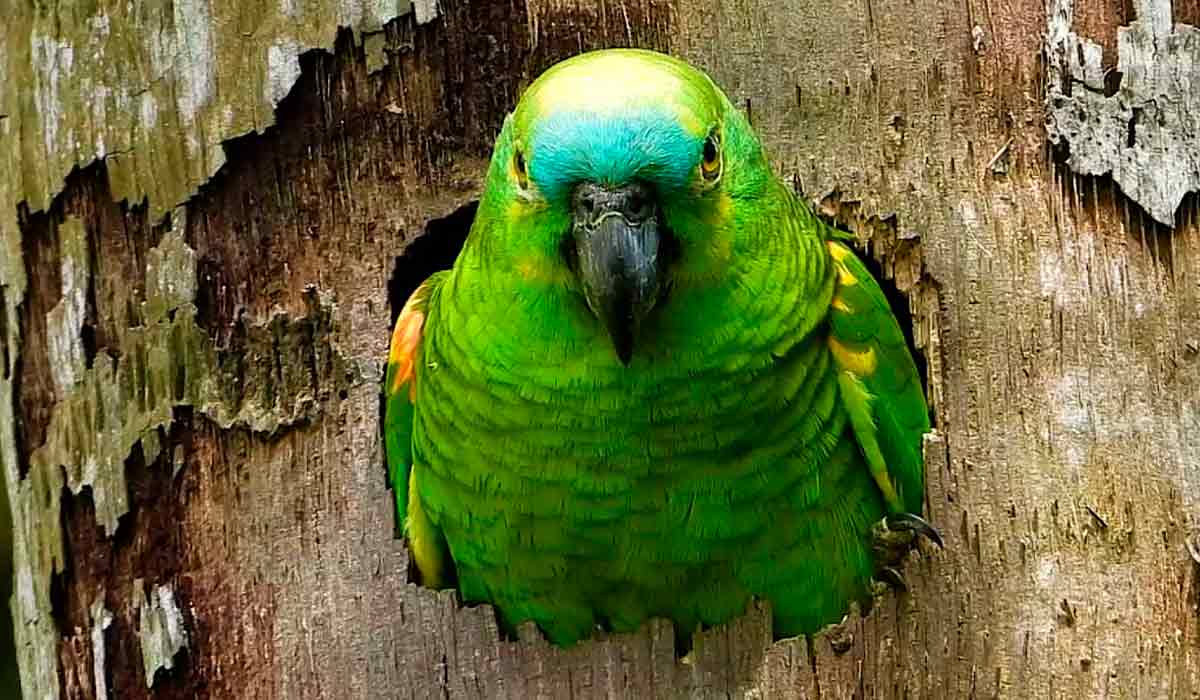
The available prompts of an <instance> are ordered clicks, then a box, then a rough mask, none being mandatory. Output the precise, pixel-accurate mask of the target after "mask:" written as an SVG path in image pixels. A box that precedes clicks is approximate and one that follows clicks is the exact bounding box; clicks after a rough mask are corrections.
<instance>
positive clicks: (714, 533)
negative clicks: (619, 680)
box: [384, 50, 940, 644]
mask: <svg viewBox="0 0 1200 700" xmlns="http://www.w3.org/2000/svg"><path fill="white" fill-rule="evenodd" d="M836 237H837V236H836V234H835V232H833V231H832V230H831V229H829V228H828V227H826V226H825V225H824V224H822V223H821V222H820V221H819V220H818V219H816V218H815V217H814V216H813V215H812V214H811V213H810V212H809V210H808V209H807V207H806V206H805V205H804V204H803V203H802V202H800V201H799V200H798V199H797V198H796V197H795V196H794V195H793V194H792V193H791V191H790V190H789V189H788V188H787V187H786V186H785V185H784V184H783V183H782V182H781V181H780V180H779V178H777V177H776V176H775V175H774V174H772V172H771V170H770V167H769V165H768V162H767V159H766V157H765V155H764V153H763V150H762V147H761V145H760V144H759V142H758V140H757V138H756V137H755V136H754V134H753V131H752V130H751V128H750V126H749V124H748V123H747V122H746V120H745V118H744V117H743V116H742V115H741V114H740V112H738V110H737V109H735V108H734V107H733V106H732V105H731V104H730V103H729V101H728V99H726V98H725V96H724V94H722V93H721V91H720V90H719V89H718V88H717V87H716V86H715V85H714V84H713V83H712V82H711V81H710V80H709V79H708V78H707V77H706V76H704V75H703V74H702V73H700V72H699V71H696V70H695V69H693V68H691V67H690V66H688V65H686V64H684V63H682V62H680V61H677V60H675V59H672V58H669V57H666V56H663V55H661V54H655V53H651V52H645V51H635V50H611V51H601V52H594V53H589V54H583V55H581V56H578V57H576V58H573V59H571V60H569V61H565V62H563V63H561V64H558V65H557V66H555V67H554V68H552V69H551V70H549V71H547V72H546V73H545V74H543V76H542V77H540V78H539V79H538V80H537V81H535V82H534V84H533V85H532V86H530V88H529V90H528V91H527V92H526V94H525V95H524V96H523V98H522V100H521V102H520V103H519V104H518V106H517V109H516V111H515V112H514V113H513V115H511V116H510V117H509V118H508V119H507V120H506V121H505V124H504V128H503V129H502V131H501V134H500V136H499V137H498V139H497V142H496V148H495V151H494V152H493V157H492V162H491V165H490V168H489V170H488V174H487V182H486V187H485V191H484V195H483V197H482V199H481V202H480V206H479V210H478V213H477V216H476V220H475V222H474V224H473V226H472V229H471V233H470V236H469V237H468V240H467V242H466V245H465V247H464V249H463V251H462V253H461V254H460V256H459V258H458V260H457V261H456V263H455V265H454V267H453V269H451V270H448V271H445V272H441V273H437V274H436V275H434V276H432V277H431V278H430V279H429V280H428V281H426V283H425V284H423V285H422V286H421V288H420V289H418V290H417V292H415V293H414V294H413V297H412V299H410V300H409V302H408V304H407V305H406V306H405V308H404V310H403V312H402V313H401V315H400V317H399V319H398V320H397V322H396V327H395V331H394V333H393V336H392V344H391V353H390V355H389V360H388V368H387V375H386V378H385V387H384V390H385V397H386V414H385V419H384V433H385V443H386V450H387V459H388V468H389V477H390V480H391V484H392V487H393V489H394V490H395V495H396V507H397V512H398V515H399V519H400V522H401V523H402V526H403V529H404V534H405V537H406V538H407V541H408V544H409V550H410V552H411V554H412V557H413V560H414V562H415V563H416V568H417V570H418V571H419V573H420V577H421V580H422V582H423V583H424V584H425V585H428V586H432V587H448V586H457V588H458V590H459V592H460V594H461V595H462V598H463V600H464V601H467V602H487V603H491V604H493V605H494V606H495V607H496V609H497V611H498V612H499V615H500V618H501V620H502V622H503V623H504V625H505V626H506V627H510V628H511V627H513V626H515V625H517V624H520V623H521V622H524V621H527V620H533V621H534V622H536V623H537V624H538V626H539V627H540V628H541V629H542V630H543V631H544V632H545V633H546V635H547V636H548V637H549V638H550V639H551V640H552V641H554V642H555V643H558V644H570V643H573V642H575V641H578V640H580V639H584V638H586V637H588V636H590V635H591V634H592V633H593V632H594V631H595V630H596V629H597V628H598V627H599V628H603V629H607V630H611V631H618V632H622V631H632V630H635V629H637V628H638V627H639V626H641V625H642V624H643V623H644V622H645V621H646V620H647V619H649V618H652V617H665V618H668V619H671V620H672V621H673V622H674V623H675V625H676V630H677V632H678V633H679V634H680V636H681V638H682V639H683V640H684V641H685V643H686V637H687V635H689V634H690V633H691V632H692V631H694V630H695V629H696V628H697V626H701V625H716V624H720V623H722V622H724V621H726V620H729V619H731V618H733V617H735V616H737V615H740V614H741V613H742V612H744V611H745V609H746V606H747V605H748V603H749V602H750V601H751V599H753V598H756V597H757V598H762V599H768V600H770V601H771V602H772V604H773V610H774V623H775V632H776V635H777V636H780V637H782V636H793V635H797V634H807V633H812V632H815V631H817V630H819V629H820V628H821V627H822V626H824V625H826V624H829V623H832V622H836V621H837V620H839V619H840V618H841V617H842V615H844V614H845V613H846V611H847V610H848V609H849V607H850V604H851V603H853V602H855V601H864V600H866V599H867V598H869V597H870V595H871V594H872V592H873V591H874V590H875V586H874V583H873V582H874V581H875V580H877V579H882V580H891V581H894V580H896V578H897V577H898V576H899V574H898V573H897V572H896V570H895V568H893V567H894V566H895V565H896V564H898V562H899V560H900V558H901V557H902V556H903V555H904V553H905V552H907V551H908V549H909V548H910V547H911V544H912V541H913V535H914V533H916V534H924V535H926V536H929V537H930V538H931V539H933V540H934V541H935V542H937V543H939V544H940V538H939V537H938V536H937V533H936V531H935V530H933V529H932V528H931V527H930V526H929V525H928V524H927V523H925V521H924V520H922V519H921V518H920V517H919V515H918V514H919V513H920V512H921V509H922V502H923V496H924V475H923V464H922V457H921V449H920V448H921V436H922V435H923V434H924V433H925V432H926V431H928V430H929V418H928V413H927V410H926V405H925V398H924V396H923V394H922V389H921V383H920V378H919V376H918V372H917V369H916V367H915V365H914V363H913V359H912V357H911V355H910V354H909V350H908V347H907V345H906V344H905V341H904V336H903V334H902V333H901V330H900V328H899V326H898V324H897V322H896V319H895V318H894V316H893V315H892V312H891V310H890V308H889V307H888V304H887V300H886V298H885V297H884V295H883V293H882V291H881V290H880V288H879V286H878V284H877V283H876V281H875V280H874V279H873V278H872V277H871V275H870V273H869V272H868V271H867V269H866V268H865V267H864V266H863V264H862V262H861V261H860V260H859V259H858V258H857V257H856V256H855V254H854V253H853V252H852V251H851V250H850V249H849V248H847V247H846V246H845V245H843V244H842V243H840V242H838V241H837V240H835V239H836Z"/></svg>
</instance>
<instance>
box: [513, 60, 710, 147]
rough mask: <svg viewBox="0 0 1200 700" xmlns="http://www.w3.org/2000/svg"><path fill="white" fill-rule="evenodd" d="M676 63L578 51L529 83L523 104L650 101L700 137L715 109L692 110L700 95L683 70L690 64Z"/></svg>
mask: <svg viewBox="0 0 1200 700" xmlns="http://www.w3.org/2000/svg"><path fill="white" fill-rule="evenodd" d="M677 63H678V62H677V61H675V59H671V58H668V57H666V56H662V55H658V54H651V53H648V52H640V51H620V50H617V51H604V52H596V53H593V54H583V55H581V56H578V57H576V58H574V59H571V60H569V61H565V62H563V63H560V64H558V65H557V66H555V67H554V68H551V69H550V70H548V71H546V73H544V74H543V75H542V77H541V78H539V79H538V80H537V81H536V82H535V83H534V84H533V85H532V86H530V88H529V91H528V92H527V93H526V95H525V98H524V100H522V102H523V105H522V107H523V110H527V111H528V112H529V113H530V114H538V115H548V114H552V113H554V112H557V111H562V110H571V111H574V110H578V111H585V112H595V113H600V114H603V113H609V112H614V111H618V110H620V109H623V108H626V107H628V106H630V105H636V104H638V103H652V104H655V105H658V106H663V107H666V108H667V109H668V110H670V112H671V113H672V115H673V116H675V117H676V119H677V120H678V121H679V124H680V125H681V126H682V127H683V128H684V130H685V131H687V132H688V133H689V134H691V135H693V136H695V137H697V138H699V137H703V136H704V135H706V133H707V130H708V127H709V124H708V123H707V122H708V121H710V120H711V117H712V116H715V115H700V114H697V113H696V106H697V104H699V103H701V100H696V97H697V96H696V95H695V94H694V92H695V85H694V83H689V82H688V81H687V80H686V79H685V76H684V73H683V71H684V70H691V69H690V68H687V67H686V66H683V67H682V68H681V66H682V64H680V65H676V64H677ZM689 97H690V98H691V99H689ZM692 102H695V103H696V104H692Z"/></svg>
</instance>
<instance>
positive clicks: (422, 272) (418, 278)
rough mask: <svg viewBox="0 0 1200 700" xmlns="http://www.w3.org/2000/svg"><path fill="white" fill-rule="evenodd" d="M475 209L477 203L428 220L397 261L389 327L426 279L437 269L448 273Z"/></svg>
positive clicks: (390, 291) (390, 294)
mask: <svg viewBox="0 0 1200 700" xmlns="http://www.w3.org/2000/svg"><path fill="white" fill-rule="evenodd" d="M478 208H479V202H478V201H471V202H467V203H466V204H464V205H462V206H461V207H459V208H458V209H455V210H454V211H452V212H450V214H449V215H447V216H444V217H442V218H440V219H432V220H430V221H429V223H427V224H425V230H424V231H423V232H422V233H421V234H420V235H418V236H417V237H416V238H414V239H413V241H412V242H411V243H409V244H408V245H407V246H406V247H405V248H404V252H403V253H401V254H400V256H399V257H397V258H396V264H395V266H394V267H393V268H392V278H391V280H389V281H388V303H389V304H390V305H391V323H392V324H395V323H396V319H397V318H399V316H400V311H401V309H403V308H404V302H406V301H408V298H409V297H410V296H412V293H413V292H415V291H417V287H419V286H421V283H422V282H424V281H425V279H426V278H427V277H429V276H430V275H432V274H433V273H435V272H437V271H438V270H448V269H450V267H451V266H453V265H454V261H455V260H456V259H457V258H458V253H459V251H461V250H462V247H463V244H464V243H466V241H467V233H469V232H470V230H471V223H472V222H474V221H475V210H476V209H478Z"/></svg>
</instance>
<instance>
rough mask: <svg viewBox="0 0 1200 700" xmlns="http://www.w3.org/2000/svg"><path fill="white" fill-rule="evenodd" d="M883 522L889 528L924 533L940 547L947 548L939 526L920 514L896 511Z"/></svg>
mask: <svg viewBox="0 0 1200 700" xmlns="http://www.w3.org/2000/svg"><path fill="white" fill-rule="evenodd" d="M883 523H884V525H886V526H887V528H888V529H889V530H909V531H911V532H915V533H917V534H918V535H924V536H925V537H926V538H927V539H928V540H929V541H930V542H932V543H934V544H936V545H937V546H938V549H945V548H946V543H945V542H943V541H942V535H941V533H939V532H938V531H937V528H935V527H934V526H932V525H930V524H929V522H928V521H926V520H925V519H924V518H922V517H921V516H919V515H913V514H912V513H895V514H893V515H889V516H887V517H886V518H884V519H883Z"/></svg>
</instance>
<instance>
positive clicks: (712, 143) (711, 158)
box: [700, 134, 721, 180]
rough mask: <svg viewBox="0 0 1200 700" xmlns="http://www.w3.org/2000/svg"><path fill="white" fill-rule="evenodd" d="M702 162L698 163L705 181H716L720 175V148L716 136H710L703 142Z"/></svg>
mask: <svg viewBox="0 0 1200 700" xmlns="http://www.w3.org/2000/svg"><path fill="white" fill-rule="evenodd" d="M703 156H704V161H703V162H702V163H700V172H701V173H703V174H704V178H705V179H706V180H716V179H717V176H718V175H720V174H721V148H720V142H719V141H718V140H717V135H716V134H710V135H709V137H708V138H707V139H705V140H704V152H703Z"/></svg>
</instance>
